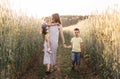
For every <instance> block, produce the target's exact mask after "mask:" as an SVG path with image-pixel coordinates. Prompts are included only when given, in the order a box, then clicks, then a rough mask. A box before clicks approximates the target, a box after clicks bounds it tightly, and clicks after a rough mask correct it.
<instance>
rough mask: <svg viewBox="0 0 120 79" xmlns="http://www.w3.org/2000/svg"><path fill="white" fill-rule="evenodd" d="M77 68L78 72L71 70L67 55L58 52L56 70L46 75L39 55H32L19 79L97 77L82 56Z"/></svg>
mask: <svg viewBox="0 0 120 79" xmlns="http://www.w3.org/2000/svg"><path fill="white" fill-rule="evenodd" d="M67 60H68V61H67ZM65 62H67V63H65ZM79 70H80V72H79V73H77V72H75V71H72V70H71V66H70V59H69V57H68V58H66V57H65V58H63V57H62V54H61V53H58V55H57V70H56V71H55V72H53V73H51V74H50V75H46V74H45V67H44V66H43V65H42V63H41V62H40V57H39V56H36V57H33V61H32V62H30V64H29V66H28V70H27V71H26V72H25V73H24V74H23V75H22V76H21V78H20V79H98V76H97V75H96V74H95V72H93V71H92V69H91V68H89V67H88V66H87V64H86V63H85V61H84V59H83V58H82V59H81V65H80V69H79Z"/></svg>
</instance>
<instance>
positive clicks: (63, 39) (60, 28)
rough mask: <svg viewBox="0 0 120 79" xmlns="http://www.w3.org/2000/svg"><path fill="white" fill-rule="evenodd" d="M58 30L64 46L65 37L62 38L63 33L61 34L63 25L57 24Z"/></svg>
mask: <svg viewBox="0 0 120 79" xmlns="http://www.w3.org/2000/svg"><path fill="white" fill-rule="evenodd" d="M59 31H60V36H61V39H62V43H63V45H64V47H65V38H64V34H63V27H62V25H60V26H59Z"/></svg>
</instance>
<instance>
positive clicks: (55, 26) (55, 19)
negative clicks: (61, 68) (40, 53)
mask: <svg viewBox="0 0 120 79" xmlns="http://www.w3.org/2000/svg"><path fill="white" fill-rule="evenodd" d="M51 24H52V25H50V26H49V29H48V30H49V41H50V47H51V51H52V53H51V54H50V65H51V66H52V67H55V66H56V53H57V48H58V39H59V32H60V36H61V39H62V43H63V46H64V47H65V40H64V35H63V29H62V25H61V21H60V16H59V14H58V13H55V14H53V15H52V16H51ZM47 59H48V58H47ZM44 60H46V58H44ZM50 65H49V68H50ZM47 73H50V71H47Z"/></svg>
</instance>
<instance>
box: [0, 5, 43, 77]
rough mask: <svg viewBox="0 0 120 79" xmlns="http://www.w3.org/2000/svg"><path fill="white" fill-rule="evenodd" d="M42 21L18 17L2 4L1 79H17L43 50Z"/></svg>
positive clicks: (0, 22)
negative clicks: (32, 59)
mask: <svg viewBox="0 0 120 79" xmlns="http://www.w3.org/2000/svg"><path fill="white" fill-rule="evenodd" d="M40 25H41V24H40V20H39V19H35V18H30V17H27V16H25V15H22V16H17V15H16V14H15V13H13V12H12V11H11V10H10V9H9V8H7V7H5V6H3V5H2V4H0V79H6V78H11V79H15V78H16V79H17V78H18V77H19V76H20V75H21V74H22V73H23V72H25V71H26V66H27V64H28V62H29V61H30V60H31V58H32V57H33V56H34V55H35V54H37V53H40V51H41V50H42V45H43V40H42V38H41V36H40V27H39V26H40Z"/></svg>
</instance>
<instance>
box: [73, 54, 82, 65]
mask: <svg viewBox="0 0 120 79" xmlns="http://www.w3.org/2000/svg"><path fill="white" fill-rule="evenodd" d="M80 53H81V52H72V53H71V59H72V65H73V66H74V65H75V64H76V65H80Z"/></svg>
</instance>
